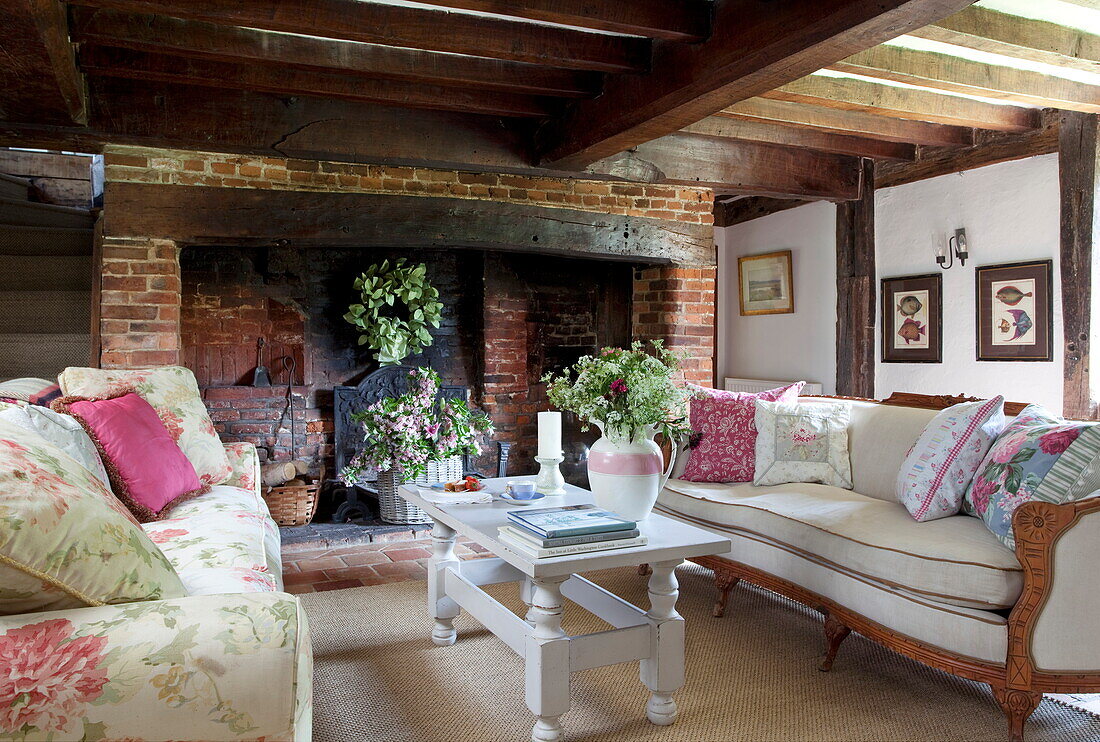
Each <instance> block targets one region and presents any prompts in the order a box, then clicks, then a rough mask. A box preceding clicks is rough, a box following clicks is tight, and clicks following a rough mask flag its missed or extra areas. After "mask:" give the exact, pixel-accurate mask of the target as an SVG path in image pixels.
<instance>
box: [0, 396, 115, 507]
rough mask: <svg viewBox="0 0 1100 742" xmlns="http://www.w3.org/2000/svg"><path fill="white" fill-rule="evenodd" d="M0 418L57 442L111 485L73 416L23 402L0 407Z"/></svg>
mask: <svg viewBox="0 0 1100 742" xmlns="http://www.w3.org/2000/svg"><path fill="white" fill-rule="evenodd" d="M0 420H7V421H8V422H11V423H13V424H15V425H18V426H19V427H21V428H23V429H24V430H26V431H27V432H28V433H33V434H34V435H37V436H40V437H42V438H43V439H45V440H46V442H47V443H50V444H52V445H54V446H57V447H58V448H60V449H61V450H62V451H64V452H65V453H67V454H68V455H69V456H71V457H72V458H73V459H75V460H76V462H77V463H78V464H80V465H81V466H83V467H84V468H85V469H87V470H88V471H90V472H91V473H92V474H95V476H96V479H98V480H99V481H101V482H103V486H104V487H106V488H107V489H110V488H111V482H110V479H109V477H108V476H107V470H106V469H104V468H103V461H102V460H101V459H100V458H99V451H97V450H96V447H95V443H94V442H93V441H92V439H91V438H89V437H88V434H87V432H85V430H84V428H83V426H81V424H80V423H79V422H77V421H76V420H75V419H73V418H72V417H69V416H68V415H62V414H60V413H58V412H54V411H53V410H47V409H45V408H44V407H35V406H34V405H23V406H21V407H6V408H4V409H0Z"/></svg>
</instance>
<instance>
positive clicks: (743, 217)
mask: <svg viewBox="0 0 1100 742" xmlns="http://www.w3.org/2000/svg"><path fill="white" fill-rule="evenodd" d="M810 203H813V201H803V200H800V199H796V198H768V197H767V196H749V197H748V198H739V199H736V200H734V201H724V202H721V203H716V204H715V205H714V226H716V227H732V226H733V225H734V224H741V223H743V222H748V221H752V220H753V219H759V218H760V217H762V216H768V215H769V214H775V213H778V212H780V211H786V210H787V209H794V208H796V207H798V206H805V205H806V204H810Z"/></svg>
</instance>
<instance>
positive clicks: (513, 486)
mask: <svg viewBox="0 0 1100 742" xmlns="http://www.w3.org/2000/svg"><path fill="white" fill-rule="evenodd" d="M506 491H507V492H508V496H509V497H511V498H512V499H513V500H530V499H532V498H533V497H534V496H535V483H534V482H509V483H508V488H507V490H506Z"/></svg>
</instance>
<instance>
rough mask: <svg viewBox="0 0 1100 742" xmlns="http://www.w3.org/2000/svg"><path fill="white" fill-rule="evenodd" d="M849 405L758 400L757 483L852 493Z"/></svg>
mask: <svg viewBox="0 0 1100 742" xmlns="http://www.w3.org/2000/svg"><path fill="white" fill-rule="evenodd" d="M848 419H849V405H848V404H847V403H837V404H813V403H810V404H801V403H798V402H767V401H764V400H757V401H756V430H757V438H756V472H755V475H754V477H753V484H757V485H766V484H784V483H786V482H818V483H820V484H830V485H833V486H835V487H844V488H845V489H851V488H852V466H851V463H850V462H849V460H848Z"/></svg>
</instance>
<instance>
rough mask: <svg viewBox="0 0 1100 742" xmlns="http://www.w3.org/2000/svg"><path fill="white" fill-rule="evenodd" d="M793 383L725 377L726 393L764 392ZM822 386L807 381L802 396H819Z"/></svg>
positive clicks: (816, 382) (817, 382)
mask: <svg viewBox="0 0 1100 742" xmlns="http://www.w3.org/2000/svg"><path fill="white" fill-rule="evenodd" d="M793 383H794V382H793V381H769V380H766V379H734V378H731V377H729V376H727V377H726V391H727V392H752V393H755V392H766V391H768V390H769V389H775V388H777V387H781V386H787V385H788V384H793ZM821 393H822V386H821V382H819V381H807V382H806V386H804V387H803V388H802V394H821Z"/></svg>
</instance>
